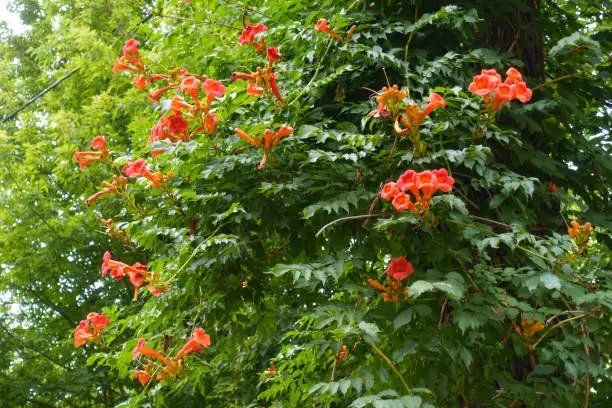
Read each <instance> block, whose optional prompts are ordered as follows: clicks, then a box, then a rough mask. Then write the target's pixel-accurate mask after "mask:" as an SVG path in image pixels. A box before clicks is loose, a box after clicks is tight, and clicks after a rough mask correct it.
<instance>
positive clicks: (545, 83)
mask: <svg viewBox="0 0 612 408" xmlns="http://www.w3.org/2000/svg"><path fill="white" fill-rule="evenodd" d="M578 74H579V72H574V73H573V74H568V75H563V76H560V77H557V78H555V79H551V80H550V81H546V82H543V83H541V84H540V85H536V86H534V87H533V88H531V90H532V91H535V90H536V89H540V88H542V87H544V86H548V85H550V84H554V83H555V82H559V81H562V80H564V79H568V78H573V77H575V76H578Z"/></svg>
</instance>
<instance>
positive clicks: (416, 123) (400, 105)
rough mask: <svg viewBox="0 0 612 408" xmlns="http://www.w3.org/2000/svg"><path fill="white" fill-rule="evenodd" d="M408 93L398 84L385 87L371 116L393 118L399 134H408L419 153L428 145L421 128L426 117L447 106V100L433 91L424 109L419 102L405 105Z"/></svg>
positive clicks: (395, 128)
mask: <svg viewBox="0 0 612 408" xmlns="http://www.w3.org/2000/svg"><path fill="white" fill-rule="evenodd" d="M407 96H408V94H407V93H406V92H405V91H404V90H402V89H400V88H399V87H398V86H397V85H393V86H392V87H389V88H387V87H384V88H383V89H382V91H380V92H379V93H377V94H376V97H375V99H376V102H377V106H376V109H374V110H373V111H371V112H370V114H369V115H370V116H374V117H383V118H391V119H392V120H393V121H394V124H393V129H394V130H395V132H396V133H397V134H398V135H401V136H408V138H409V139H410V141H411V142H412V143H413V144H414V150H415V152H416V153H418V154H423V153H425V150H426V149H427V146H426V145H425V144H424V143H421V139H420V135H419V128H420V126H421V125H422V124H423V122H424V121H425V118H426V117H427V116H428V115H429V114H430V113H431V112H433V111H434V110H436V109H438V108H445V107H446V102H445V101H444V98H443V97H442V96H440V95H439V94H437V93H435V92H433V93H431V94H430V95H429V103H428V104H427V106H425V108H423V110H420V109H419V106H418V105H417V104H406V105H404V98H406V97H407ZM402 126H403V127H402Z"/></svg>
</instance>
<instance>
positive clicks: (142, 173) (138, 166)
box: [122, 159, 172, 188]
mask: <svg viewBox="0 0 612 408" xmlns="http://www.w3.org/2000/svg"><path fill="white" fill-rule="evenodd" d="M122 171H123V173H125V175H127V176H128V177H131V178H134V177H145V178H146V179H148V180H150V181H151V187H153V188H160V187H161V186H162V185H163V184H164V183H166V182H167V181H169V180H170V178H171V177H172V174H171V173H168V174H167V175H165V176H164V175H163V174H162V173H161V172H160V171H158V172H155V173H151V172H150V171H149V169H147V164H146V161H145V160H144V159H139V160H136V161H135V162H132V161H129V160H128V162H127V164H126V165H125V166H124V167H123V170H122Z"/></svg>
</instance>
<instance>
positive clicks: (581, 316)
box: [531, 305, 603, 350]
mask: <svg viewBox="0 0 612 408" xmlns="http://www.w3.org/2000/svg"><path fill="white" fill-rule="evenodd" d="M602 307H603V305H599V306H596V307H594V308H593V309H591V310H590V311H589V312H587V313H583V314H581V315H579V316H574V317H570V318H569V319H565V320H562V321H560V322H559V323H557V324H555V325H554V326H552V327H551V328H550V329H548V330H546V332H544V334H543V335H542V337H540V338H539V339H538V341H536V342H535V343H533V345H532V346H531V350H535V348H536V347H537V346H538V344H540V342H541V341H542V340H544V339H545V338H546V336H548V335H549V334H550V333H551V332H552V331H553V330H554V329H556V328H557V327H559V326H561V325H563V324H565V323H567V322H571V321H572V320H578V319H582V318H583V317H586V316H589V315H591V314H593V313H595V312H596V311H597V310H599V309H601V308H602Z"/></svg>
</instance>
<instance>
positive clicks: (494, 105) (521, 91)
mask: <svg viewBox="0 0 612 408" xmlns="http://www.w3.org/2000/svg"><path fill="white" fill-rule="evenodd" d="M506 75H507V77H506V80H505V81H503V82H502V78H501V75H499V74H498V73H497V71H495V70H494V69H483V70H482V71H481V74H480V75H475V76H474V78H473V81H472V83H470V85H469V86H468V89H469V90H470V92H472V93H475V94H476V95H480V96H482V97H483V98H484V106H485V109H486V110H487V112H489V113H490V114H492V116H491V117H494V114H495V113H496V112H498V111H499V110H500V109H501V108H503V106H504V105H505V104H506V103H507V102H510V101H511V100H513V99H518V100H519V101H521V102H523V103H526V102H529V101H530V100H531V96H532V94H533V91H532V90H531V89H529V88H528V87H527V84H526V83H525V82H524V81H523V75H522V74H521V73H520V71H519V70H517V69H516V68H514V67H511V68H509V69H508V70H507V71H506ZM491 94H493V98H491Z"/></svg>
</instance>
